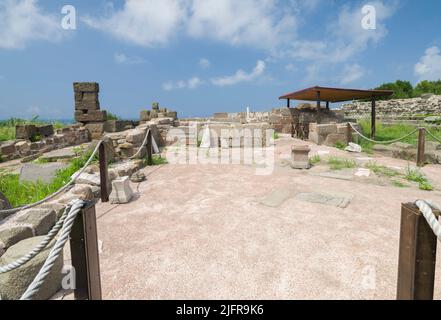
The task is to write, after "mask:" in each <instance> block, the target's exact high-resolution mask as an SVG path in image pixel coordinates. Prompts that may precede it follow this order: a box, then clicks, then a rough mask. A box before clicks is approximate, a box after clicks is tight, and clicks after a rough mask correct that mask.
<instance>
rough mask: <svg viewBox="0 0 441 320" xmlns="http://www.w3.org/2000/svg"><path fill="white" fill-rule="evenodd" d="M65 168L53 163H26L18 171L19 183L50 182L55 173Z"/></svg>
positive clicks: (58, 163)
mask: <svg viewBox="0 0 441 320" xmlns="http://www.w3.org/2000/svg"><path fill="white" fill-rule="evenodd" d="M66 167H67V164H65V163H60V162H54V163H27V164H25V165H23V166H22V167H21V169H20V175H19V181H20V182H38V181H41V182H44V183H49V182H51V181H52V180H53V179H54V178H55V176H56V174H57V171H59V170H61V169H64V168H66Z"/></svg>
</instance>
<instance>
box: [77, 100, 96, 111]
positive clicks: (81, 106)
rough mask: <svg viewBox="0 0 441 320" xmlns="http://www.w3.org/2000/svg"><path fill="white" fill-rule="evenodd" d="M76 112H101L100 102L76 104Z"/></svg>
mask: <svg viewBox="0 0 441 320" xmlns="http://www.w3.org/2000/svg"><path fill="white" fill-rule="evenodd" d="M75 110H77V111H84V110H88V111H99V110H100V102H99V101H98V100H92V101H85V100H83V101H81V102H77V103H75Z"/></svg>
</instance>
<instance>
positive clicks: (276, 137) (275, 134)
mask: <svg viewBox="0 0 441 320" xmlns="http://www.w3.org/2000/svg"><path fill="white" fill-rule="evenodd" d="M279 138H280V136H279V133H278V132H276V131H274V132H273V139H274V140H277V139H279Z"/></svg>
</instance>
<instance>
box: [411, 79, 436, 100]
mask: <svg viewBox="0 0 441 320" xmlns="http://www.w3.org/2000/svg"><path fill="white" fill-rule="evenodd" d="M424 93H433V94H441V80H438V81H427V80H424V81H421V82H420V83H418V84H417V85H416V86H415V90H414V95H415V96H420V95H422V94H424Z"/></svg>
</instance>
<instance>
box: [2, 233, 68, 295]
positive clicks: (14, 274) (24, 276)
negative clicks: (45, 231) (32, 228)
mask: <svg viewBox="0 0 441 320" xmlns="http://www.w3.org/2000/svg"><path fill="white" fill-rule="evenodd" d="M43 239H44V236H41V237H32V238H28V239H25V240H22V241H20V242H18V243H17V244H15V245H13V246H12V247H10V248H9V249H8V250H7V251H6V253H5V254H4V255H3V256H2V257H1V258H0V265H6V264H9V263H12V262H14V261H16V260H17V259H19V258H21V257H22V256H23V255H25V254H26V253H28V252H29V251H31V250H32V249H33V248H35V247H36V246H37V245H38V244H40V242H41V241H43ZM54 243H55V241H52V242H51V243H50V244H49V245H48V246H47V247H46V248H45V249H44V250H43V251H42V252H40V253H39V254H37V255H36V256H35V257H34V258H32V259H31V260H30V261H29V262H27V263H26V264H24V265H23V266H21V267H20V268H17V269H15V270H12V271H9V272H6V273H3V274H0V296H1V298H2V299H4V300H17V299H19V298H20V297H21V295H22V294H23V293H24V292H25V290H26V289H27V288H28V287H29V285H30V284H31V282H32V281H33V280H34V278H35V276H36V275H37V273H38V272H39V271H40V269H41V267H42V266H43V264H44V262H45V261H46V259H47V257H48V255H49V252H50V250H51V249H52V247H53V245H54ZM62 268H63V252H61V254H60V256H59V257H58V258H57V259H56V260H55V264H54V267H53V268H52V269H51V271H50V272H49V274H48V275H47V277H46V279H45V281H44V283H43V284H42V286H41V287H40V290H39V291H38V292H37V293H36V294H35V296H34V299H35V300H47V299H49V298H50V297H52V296H53V295H54V294H55V293H56V292H57V291H58V290H59V289H60V288H61V279H62V277H63V274H62V273H61V271H62Z"/></svg>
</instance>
